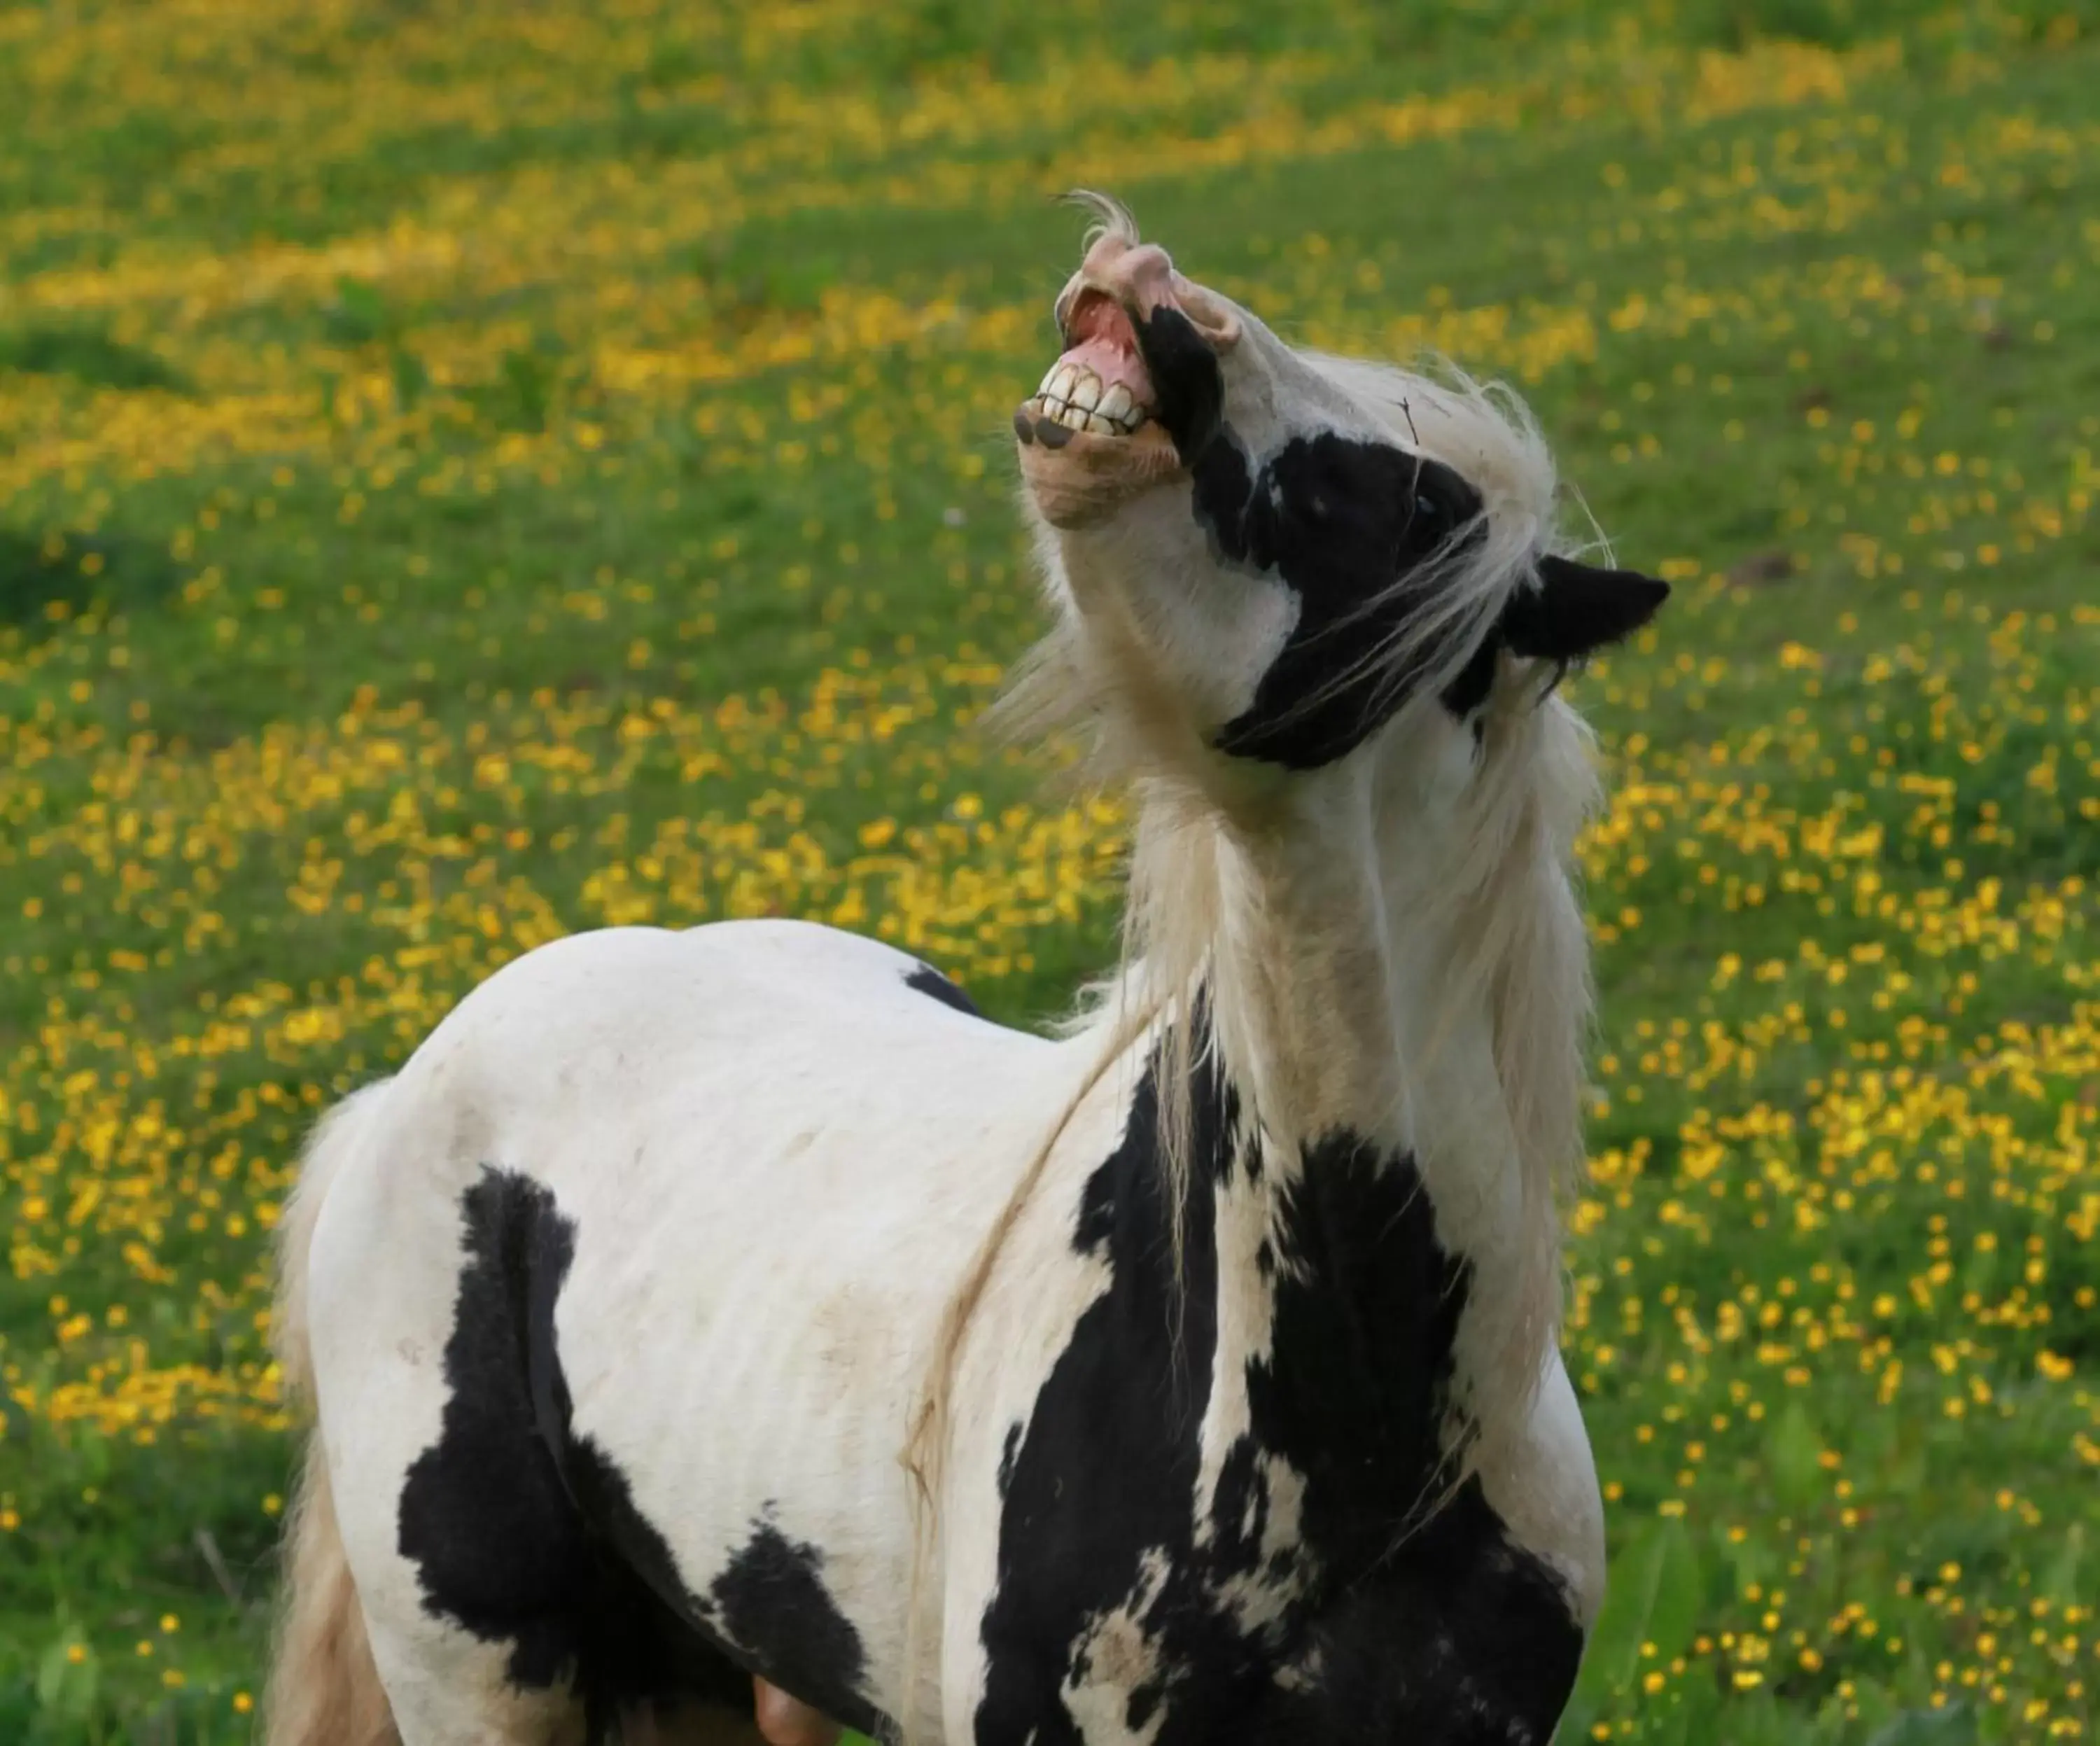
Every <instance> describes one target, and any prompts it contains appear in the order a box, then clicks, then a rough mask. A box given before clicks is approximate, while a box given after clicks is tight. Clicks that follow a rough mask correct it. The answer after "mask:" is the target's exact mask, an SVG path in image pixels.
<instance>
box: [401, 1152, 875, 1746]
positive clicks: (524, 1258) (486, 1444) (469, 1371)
mask: <svg viewBox="0 0 2100 1746" xmlns="http://www.w3.org/2000/svg"><path fill="white" fill-rule="evenodd" d="M460 1219H461V1226H462V1229H463V1233H464V1243H465V1254H466V1263H465V1266H464V1267H463V1268H461V1272H460V1281H459V1291H458V1296H457V1301H456V1304H455V1307H454V1311H453V1321H452V1337H451V1338H450V1339H449V1340H448V1342H447V1343H446V1346H445V1354H444V1373H445V1383H446V1387H447V1388H448V1391H449V1392H448V1397H447V1399H446V1401H445V1407H444V1413H443V1418H442V1419H441V1421H440V1428H439V1437H438V1440H437V1441H436V1442H435V1444H432V1445H431V1446H430V1448H428V1449H426V1450H425V1451H424V1452H423V1453H422V1454H421V1455H420V1456H418V1457H417V1458H416V1460H415V1462H414V1463H413V1464H412V1466H410V1468H409V1470H408V1478H407V1480H406V1483H405V1484H404V1486H403V1488H402V1492H401V1501H400V1506H399V1517H398V1522H397V1534H398V1541H397V1543H398V1545H399V1549H400V1552H401V1555H402V1556H403V1557H404V1558H405V1559H408V1560H409V1562H410V1563H412V1564H414V1565H415V1567H416V1571H417V1577H418V1579H419V1580H420V1581H421V1586H422V1590H423V1596H424V1600H425V1603H426V1606H427V1607H429V1609H430V1612H432V1613H433V1614H435V1615H438V1616H442V1617H444V1618H447V1619H449V1620H452V1622H453V1623H454V1624H456V1625H459V1626H461V1628H462V1629H465V1630H466V1631H469V1632H470V1633H471V1634H473V1635H474V1636H475V1637H478V1638H481V1639H482V1640H483V1642H492V1643H503V1644H508V1645H509V1646H510V1659H509V1662H508V1665H507V1668H506V1672H507V1673H508V1676H509V1678H510V1680H511V1682H513V1683H514V1684H515V1685H518V1686H522V1687H527V1688H533V1689H545V1688H547V1687H549V1686H556V1685H564V1684H567V1685H571V1686H574V1687H575V1689H576V1691H578V1692H579V1693H580V1695H581V1696H582V1698H583V1700H584V1704H585V1712H586V1716H587V1721H588V1734H589V1739H591V1740H593V1742H601V1741H609V1740H611V1739H615V1738H616V1735H617V1730H618V1726H619V1717H620V1713H621V1712H622V1711H623V1710H626V1709H632V1708H635V1707H638V1706H641V1705H644V1704H651V1703H656V1702H680V1701H694V1702H699V1703H702V1704H719V1705H724V1706H726V1707H728V1708H730V1709H735V1710H738V1711H739V1712H742V1713H746V1714H748V1713H749V1711H750V1707H751V1682H750V1675H751V1674H752V1673H765V1675H766V1676H767V1677H768V1678H774V1680H775V1682H776V1683H778V1684H779V1685H780V1686H782V1687H783V1689H784V1690H787V1691H792V1692H793V1693H795V1695H797V1696H798V1697H802V1698H804V1699H805V1701H807V1702H810V1703H814V1704H820V1705H822V1706H823V1707H824V1708H825V1709H827V1710H828V1711H829V1712H830V1713H832V1714H834V1715H837V1716H840V1717H841V1718H842V1719H845V1720H847V1721H849V1722H853V1723H854V1725H856V1726H862V1727H864V1728H867V1729H870V1730H872V1729H873V1728H875V1727H876V1726H880V1723H881V1718H880V1717H879V1716H877V1715H876V1713H875V1712H874V1711H873V1710H872V1709H871V1707H870V1706H869V1705H868V1704H867V1703H866V1701H865V1700H862V1699H861V1698H860V1697H859V1696H858V1693H857V1692H856V1691H854V1689H853V1686H854V1685H856V1684H857V1683H858V1680H859V1678H860V1677H861V1673H862V1657H861V1654H860V1648H859V1643H858V1638H857V1637H856V1636H855V1635H854V1632H853V1628H852V1626H851V1625H850V1624H849V1623H848V1622H847V1621H846V1620H845V1619H844V1618H843V1617H842V1616H840V1615H839V1614H838V1612H837V1609H836V1606H835V1605H833V1604H832V1603H831V1602H830V1600H829V1598H828V1596H827V1597H825V1598H824V1601H823V1605H824V1607H828V1608H829V1609H830V1612H831V1616H832V1620H835V1621H836V1625H834V1626H833V1627H832V1628H831V1629H829V1630H828V1632H826V1631H824V1630H823V1629H822V1622H821V1621H820V1620H818V1612H819V1609H818V1607H817V1606H816V1604H815V1603H814V1599H813V1598H811V1597H810V1594H808V1593H807V1592H806V1587H807V1585H805V1592H803V1593H802V1594H801V1595H800V1597H799V1605H798V1607H797V1608H796V1616H797V1620H798V1624H797V1628H796V1634H794V1635H792V1637H790V1638H787V1640H785V1641H775V1640H774V1639H773V1638H771V1637H770V1635H768V1634H764V1633H755V1634H751V1635H748V1636H747V1635H745V1634H743V1632H741V1631H739V1630H737V1629H735V1625H732V1623H731V1622H730V1618H729V1616H728V1604H727V1601H726V1598H724V1596H723V1595H722V1594H721V1592H720V1585H717V1590H716V1591H715V1592H712V1593H711V1594H708V1595H707V1596H698V1595H695V1594H691V1593H690V1592H689V1591H688V1590H687V1589H686V1586H685V1584H684V1581H683V1580H682V1577H681V1576H680V1575H679V1573H678V1569H677V1562H676V1560H675V1559H673V1556H672V1554H671V1550H670V1548H669V1546H668V1545H667V1544H666V1543H665V1542H664V1537H663V1536H662V1535H661V1534H660V1532H658V1531H657V1529H656V1528H655V1526H654V1525H653V1524H652V1523H650V1522H649V1520H648V1519H646V1517H645V1516H643V1515H642V1513H641V1511H640V1510H637V1508H636V1507H635V1504H634V1501H633V1492H632V1490H631V1488H630V1487H629V1484H628V1481H627V1478H626V1475H624V1474H623V1473H622V1472H621V1471H620V1467H619V1465H618V1464H617V1463H616V1462H615V1461H613V1460H612V1458H611V1457H610V1456H609V1455H608V1454H607V1453H606V1452H605V1451H604V1450H602V1448H599V1447H598V1445H597V1444H595V1443H594V1442H593V1441H592V1440H591V1439H589V1437H579V1436H576V1435H573V1434H572V1432H571V1426H570V1400H569V1391H568V1385H567V1382H566V1381H565V1380H564V1379H563V1378H562V1370H561V1362H560V1357H559V1354H558V1352H557V1351H556V1349H555V1346H554V1306H555V1303H556V1302H557V1300H558V1298H559V1296H560V1293H561V1289H562V1282H563V1281H564V1280H565V1279H566V1277H567V1273H568V1269H569V1265H570V1263H571V1260H572V1259H573V1258H574V1256H575V1253H576V1227H575V1225H574V1224H573V1223H572V1222H571V1220H569V1219H567V1218H565V1217H564V1216H563V1215H562V1213H561V1211H560V1210H559V1209H558V1207H557V1206H556V1205H555V1203H554V1197H553V1195H552V1194H551V1193H549V1191H548V1189H547V1188H545V1186H544V1185H542V1184H539V1183H536V1182H534V1181H532V1179H529V1178H527V1177H525V1176H523V1175H518V1174H517V1173H515V1172H514V1171H500V1170H496V1169H493V1168H484V1169H483V1171H482V1173H481V1175H480V1176H479V1179H477V1180H476V1181H475V1182H474V1184H472V1185H471V1186H470V1187H469V1188H468V1189H467V1190H466V1192H465V1194H464V1195H463V1196H462V1197H461V1202H460ZM764 1532H770V1530H767V1529H763V1528H762V1529H761V1535H762V1533H764ZM774 1537H775V1538H778V1536H777V1535H776V1536H774ZM756 1543H757V1537H755V1540H754V1544H756ZM792 1550H799V1551H800V1552H801V1553H808V1552H809V1549H807V1548H801V1549H792ZM769 1554H770V1548H766V1549H761V1551H760V1552H759V1553H758V1554H757V1555H756V1557H755V1559H754V1554H753V1553H752V1548H751V1547H749V1546H747V1547H746V1549H745V1551H744V1552H743V1554H739V1559H738V1560H737V1561H736V1562H735V1563H733V1564H732V1565H731V1566H730V1572H729V1573H726V1575H725V1578H724V1580H725V1581H727V1580H728V1577H729V1575H730V1574H734V1573H735V1572H738V1571H739V1569H757V1570H761V1571H763V1570H765V1569H767V1568H770V1567H777V1566H773V1565H769V1563H768V1557H769ZM811 1556H812V1558H813V1557H814V1554H812V1555H811ZM805 1564H806V1566H807V1575H808V1577H809V1581H810V1584H814V1586H815V1587H816V1588H817V1589H818V1592H819V1593H821V1589H822V1585H821V1583H820V1582H817V1581H816V1564H815V1563H814V1562H810V1560H808V1559H805ZM731 1592H732V1593H733V1594H736V1595H737V1596H739V1600H741V1599H742V1598H743V1595H744V1594H745V1593H746V1589H743V1588H738V1587H736V1586H735V1585H732V1589H731ZM813 1623H814V1624H815V1625H817V1626H818V1628H817V1629H814V1631H813V1630H812V1629H811V1627H812V1625H813ZM841 1632H843V1634H844V1635H843V1638H842V1637H841V1635H840V1633H841ZM731 1639H733V1642H732V1641H731ZM847 1640H850V1649H851V1653H850V1654H847V1653H846V1652H845V1642H846V1641H847ZM812 1642H822V1643H823V1653H824V1654H826V1655H827V1656H836V1661H835V1662H832V1663H831V1664H829V1667H830V1672H831V1673H832V1675H833V1676H838V1675H841V1674H842V1675H843V1676H844V1682H843V1683H839V1682H836V1678H825V1679H823V1680H821V1681H819V1680H818V1678H817V1677H816V1676H817V1674H818V1671H819V1670H818V1669H814V1668H813V1667H810V1666H809V1665H806V1664H805V1661H804V1660H803V1659H802V1651H805V1649H806V1647H807V1646H808V1645H810V1643H812ZM776 1669H778V1670H779V1672H778V1673H777V1674H776Z"/></svg>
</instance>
